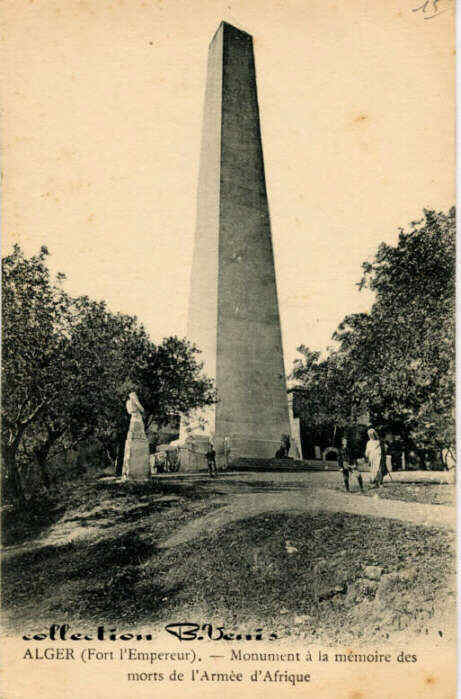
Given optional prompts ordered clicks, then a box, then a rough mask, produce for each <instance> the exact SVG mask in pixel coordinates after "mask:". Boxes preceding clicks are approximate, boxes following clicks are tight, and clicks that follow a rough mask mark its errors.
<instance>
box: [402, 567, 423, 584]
mask: <svg viewBox="0 0 461 699" xmlns="http://www.w3.org/2000/svg"><path fill="white" fill-rule="evenodd" d="M398 576H399V579H400V580H401V581H402V582H414V581H415V580H416V578H417V577H418V571H417V569H416V567H415V566H411V567H410V568H404V569H403V570H399V571H398Z"/></svg>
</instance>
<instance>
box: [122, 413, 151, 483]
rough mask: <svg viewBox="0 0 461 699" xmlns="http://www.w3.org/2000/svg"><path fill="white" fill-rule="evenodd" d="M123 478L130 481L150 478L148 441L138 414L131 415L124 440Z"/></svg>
mask: <svg viewBox="0 0 461 699" xmlns="http://www.w3.org/2000/svg"><path fill="white" fill-rule="evenodd" d="M123 478H124V479H125V480H130V481H146V480H148V479H149V478H150V466H149V442H148V441H147V437H146V433H145V431H144V423H143V421H142V417H141V416H140V415H139V414H137V415H132V417H131V421H130V428H129V430H128V436H127V438H126V442H125V456H124V459H123Z"/></svg>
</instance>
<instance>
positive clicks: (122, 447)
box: [115, 438, 125, 476]
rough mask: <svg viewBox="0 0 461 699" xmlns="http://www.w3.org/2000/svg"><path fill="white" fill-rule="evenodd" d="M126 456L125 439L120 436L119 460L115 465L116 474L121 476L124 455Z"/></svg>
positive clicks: (118, 446)
mask: <svg viewBox="0 0 461 699" xmlns="http://www.w3.org/2000/svg"><path fill="white" fill-rule="evenodd" d="M124 456H125V440H124V439H123V438H119V440H118V445H117V460H116V465H115V475H116V476H121V475H122V472H123V457H124Z"/></svg>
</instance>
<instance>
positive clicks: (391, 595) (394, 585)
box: [375, 573, 402, 605]
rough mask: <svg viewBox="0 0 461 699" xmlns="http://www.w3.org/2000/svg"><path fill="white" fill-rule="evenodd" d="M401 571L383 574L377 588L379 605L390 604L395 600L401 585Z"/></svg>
mask: <svg viewBox="0 0 461 699" xmlns="http://www.w3.org/2000/svg"><path fill="white" fill-rule="evenodd" d="M401 582H402V581H401V578H400V574H399V573H388V574H387V575H383V576H382V578H381V580H380V581H379V585H378V589H377V590H376V597H375V598H376V602H377V604H379V605H386V604H390V603H392V602H394V601H395V596H396V594H398V592H399V587H400V585H401Z"/></svg>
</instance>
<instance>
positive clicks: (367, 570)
mask: <svg viewBox="0 0 461 699" xmlns="http://www.w3.org/2000/svg"><path fill="white" fill-rule="evenodd" d="M363 574H364V576H365V577H366V578H368V579H369V580H379V579H380V578H381V575H382V574H383V568H381V566H365V567H364V569H363Z"/></svg>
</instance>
